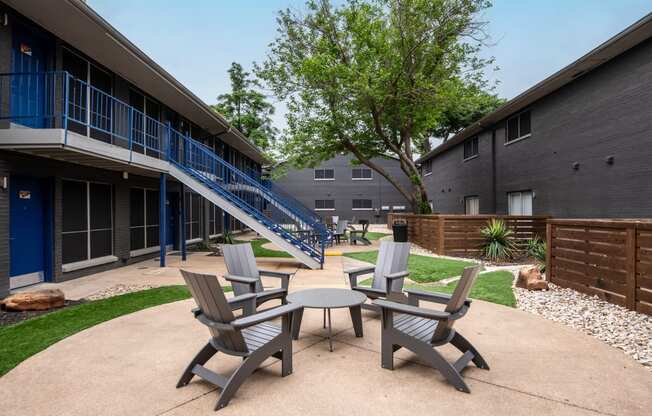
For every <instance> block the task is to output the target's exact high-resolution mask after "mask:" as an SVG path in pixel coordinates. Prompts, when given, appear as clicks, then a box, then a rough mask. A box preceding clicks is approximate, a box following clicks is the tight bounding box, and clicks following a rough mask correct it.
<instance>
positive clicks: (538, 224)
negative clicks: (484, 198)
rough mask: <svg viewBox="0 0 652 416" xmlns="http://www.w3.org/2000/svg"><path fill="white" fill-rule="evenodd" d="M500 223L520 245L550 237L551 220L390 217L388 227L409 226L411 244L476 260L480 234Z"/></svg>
mask: <svg viewBox="0 0 652 416" xmlns="http://www.w3.org/2000/svg"><path fill="white" fill-rule="evenodd" d="M491 219H500V220H502V221H504V222H505V224H506V225H507V227H509V229H511V230H512V231H513V233H514V234H513V235H514V238H515V241H516V245H517V246H518V247H519V248H523V247H524V246H525V242H526V241H527V240H529V239H530V238H533V237H534V236H539V237H541V238H542V239H543V238H545V235H546V220H547V219H548V216H544V215H540V216H517V215H441V214H433V215H415V214H388V216H387V224H388V226H389V227H390V228H391V226H392V224H393V223H394V221H395V220H404V221H406V222H407V224H408V238H409V240H410V241H412V242H414V243H416V244H418V245H420V246H421V247H424V248H426V249H428V250H431V251H433V252H435V253H437V254H444V255H448V256H476V255H478V254H479V253H480V249H481V247H482V243H483V239H482V235H481V234H480V230H481V229H482V228H484V227H485V226H486V225H487V223H488V222H489V220H491Z"/></svg>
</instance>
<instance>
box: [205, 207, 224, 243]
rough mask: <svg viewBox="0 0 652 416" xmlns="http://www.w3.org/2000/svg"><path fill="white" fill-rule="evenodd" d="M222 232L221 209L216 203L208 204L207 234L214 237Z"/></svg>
mask: <svg viewBox="0 0 652 416" xmlns="http://www.w3.org/2000/svg"><path fill="white" fill-rule="evenodd" d="M221 232H222V210H221V209H220V208H218V206H217V205H214V204H210V208H208V235H209V236H210V237H215V236H217V235H218V234H219V233H221Z"/></svg>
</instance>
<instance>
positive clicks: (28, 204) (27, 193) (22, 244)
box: [9, 176, 49, 289]
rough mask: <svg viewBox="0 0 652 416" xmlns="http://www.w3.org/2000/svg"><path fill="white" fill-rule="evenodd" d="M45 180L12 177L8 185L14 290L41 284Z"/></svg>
mask: <svg viewBox="0 0 652 416" xmlns="http://www.w3.org/2000/svg"><path fill="white" fill-rule="evenodd" d="M44 188H45V186H44V184H43V181H42V180H40V179H37V178H32V177H28V176H12V177H11V179H10V184H9V192H11V197H10V200H9V204H10V209H9V216H10V217H9V224H10V225H9V253H10V257H11V260H10V269H9V276H10V277H11V278H10V281H9V282H10V286H11V288H12V289H13V288H16V287H21V286H26V285H30V284H34V283H38V282H42V281H43V280H44V276H45V247H46V245H47V242H46V236H47V232H46V231H47V230H46V227H47V226H49V225H48V223H47V222H46V214H45V213H46V207H47V206H46V204H45V202H46V193H45V192H44Z"/></svg>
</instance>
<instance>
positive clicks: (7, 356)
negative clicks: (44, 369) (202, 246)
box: [0, 285, 231, 376]
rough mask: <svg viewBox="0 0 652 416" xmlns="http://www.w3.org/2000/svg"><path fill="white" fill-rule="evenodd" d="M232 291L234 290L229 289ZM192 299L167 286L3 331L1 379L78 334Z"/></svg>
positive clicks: (60, 311)
mask: <svg viewBox="0 0 652 416" xmlns="http://www.w3.org/2000/svg"><path fill="white" fill-rule="evenodd" d="M225 290H227V291H230V290H231V288H230V287H229V288H225ZM188 298H190V292H188V289H187V288H186V286H183V285H179V286H165V287H159V288H154V289H148V290H143V291H140V292H133V293H127V294H124V295H119V296H113V297H110V298H107V299H102V300H97V301H90V302H85V303H82V304H79V305H74V306H69V307H64V308H60V309H58V310H55V311H53V312H50V313H46V314H42V315H41V316H37V317H35V318H32V319H28V320H25V321H22V322H19V323H17V324H15V325H9V326H4V327H0V376H2V375H4V374H6V373H7V372H8V371H9V370H11V369H12V368H14V367H16V366H17V365H18V364H20V363H21V362H22V361H24V360H26V359H28V358H29V357H31V356H32V355H34V354H36V353H38V352H40V351H43V350H44V349H46V348H48V347H49V346H50V345H52V344H55V343H56V342H58V341H61V340H62V339H64V338H67V337H69V336H71V335H74V334H76V333H77V332H80V331H83V330H84V329H87V328H90V327H92V326H95V325H97V324H100V323H102V322H106V321H109V320H111V319H114V318H117V317H120V316H123V315H127V314H130V313H133V312H137V311H140V310H142V309H146V308H150V307H152V306H158V305H162V304H164V303H170V302H176V301H179V300H183V299H188Z"/></svg>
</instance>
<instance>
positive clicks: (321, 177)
mask: <svg viewBox="0 0 652 416" xmlns="http://www.w3.org/2000/svg"><path fill="white" fill-rule="evenodd" d="M315 180H316V181H333V180H335V170H334V169H315Z"/></svg>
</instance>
